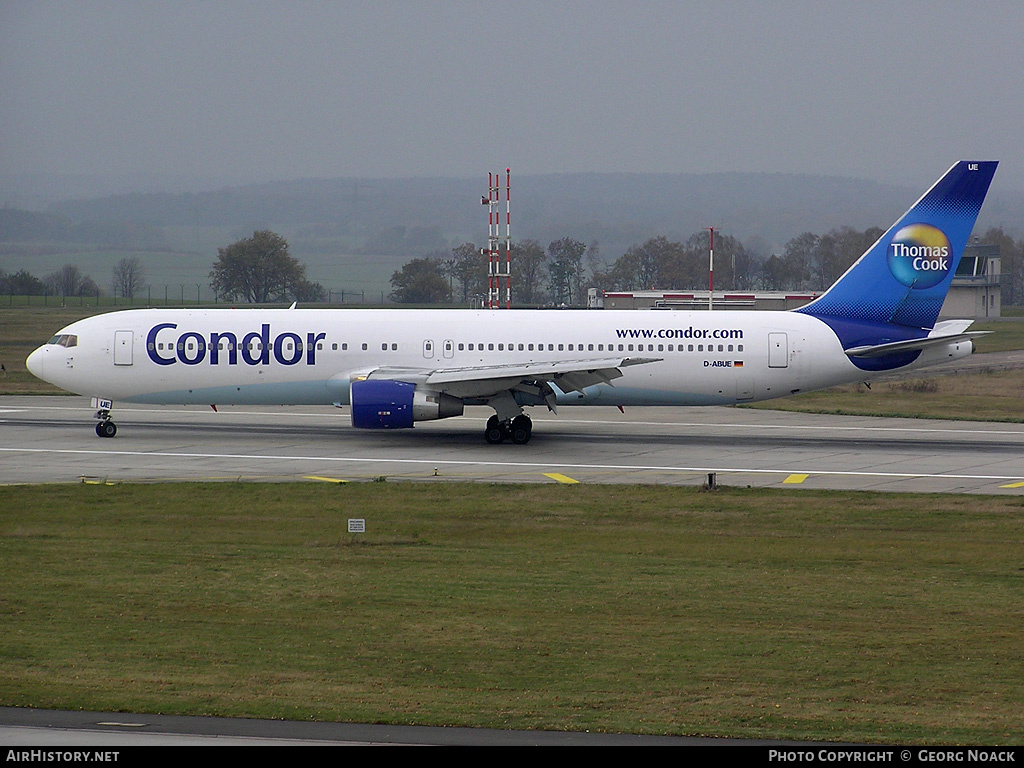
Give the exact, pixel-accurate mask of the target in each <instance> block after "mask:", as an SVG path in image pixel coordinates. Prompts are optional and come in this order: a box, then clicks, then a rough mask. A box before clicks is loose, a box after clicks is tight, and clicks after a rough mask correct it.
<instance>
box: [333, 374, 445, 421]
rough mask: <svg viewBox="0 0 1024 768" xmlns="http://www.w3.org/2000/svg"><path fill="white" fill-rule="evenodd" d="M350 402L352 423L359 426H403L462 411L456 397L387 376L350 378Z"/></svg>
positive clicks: (441, 417) (443, 417)
mask: <svg viewBox="0 0 1024 768" xmlns="http://www.w3.org/2000/svg"><path fill="white" fill-rule="evenodd" d="M349 403H351V404H352V426H353V427H357V428H359V429H406V428H408V427H411V426H412V425H413V422H416V421H431V420H433V419H447V418H449V417H450V416H461V415H462V412H463V402H462V400H460V399H459V398H457V397H452V396H451V395H446V394H445V393H443V392H435V391H433V390H424V389H420V388H418V387H417V386H416V385H415V384H410V383H409V382H406V381H393V380H390V379H363V380H360V381H353V382H352V383H351V384H350V386H349Z"/></svg>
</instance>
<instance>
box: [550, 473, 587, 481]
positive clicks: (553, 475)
mask: <svg viewBox="0 0 1024 768" xmlns="http://www.w3.org/2000/svg"><path fill="white" fill-rule="evenodd" d="M544 477H550V478H551V479H552V480H557V481H558V482H560V483H578V482H579V480H573V479H572V478H571V477H569V476H567V475H562V474H559V473H558V472H545V473H544Z"/></svg>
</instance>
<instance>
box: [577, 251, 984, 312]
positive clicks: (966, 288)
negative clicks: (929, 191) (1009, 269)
mask: <svg viewBox="0 0 1024 768" xmlns="http://www.w3.org/2000/svg"><path fill="white" fill-rule="evenodd" d="M1000 268H1001V261H1000V258H999V246H998V245H981V244H979V243H972V244H970V245H968V246H967V247H966V248H965V249H964V255H963V257H962V258H961V259H960V265H959V267H958V268H957V271H956V275H955V276H954V277H953V284H952V285H951V286H950V289H949V293H948V294H947V295H946V301H945V303H944V304H943V305H942V310H941V312H940V313H939V317H940V318H943V319H944V318H953V317H959V318H976V319H980V318H986V317H999V311H1000V307H1001V295H1002V292H1001V290H1000V284H1001V280H1002V278H1003V275H1001V274H1000ZM822 293H824V291H715V292H714V294H713V295H712V296H711V297H710V302H709V297H708V291H655V290H651V291H599V290H598V289H597V288H591V289H590V292H589V294H588V297H587V306H588V307H589V308H591V309H698V310H699V309H709V303H710V309H712V310H730V309H759V310H760V309H768V310H787V309H796V308H797V307H802V306H803V305H804V304H807V303H808V302H810V301H812V300H813V299H816V298H817V297H818V296H820V295H821V294H822Z"/></svg>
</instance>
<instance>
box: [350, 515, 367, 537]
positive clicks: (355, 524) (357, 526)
mask: <svg viewBox="0 0 1024 768" xmlns="http://www.w3.org/2000/svg"><path fill="white" fill-rule="evenodd" d="M348 532H349V533H366V520H363V519H360V518H353V517H350V518H349V519H348Z"/></svg>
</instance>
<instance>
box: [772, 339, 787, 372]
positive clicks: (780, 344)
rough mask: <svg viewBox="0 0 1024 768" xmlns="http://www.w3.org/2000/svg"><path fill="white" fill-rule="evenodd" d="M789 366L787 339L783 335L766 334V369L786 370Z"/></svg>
mask: <svg viewBox="0 0 1024 768" xmlns="http://www.w3.org/2000/svg"><path fill="white" fill-rule="evenodd" d="M788 366H789V339H788V338H787V337H786V334H784V333H769V334H768V367H769V368H787V367H788Z"/></svg>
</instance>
